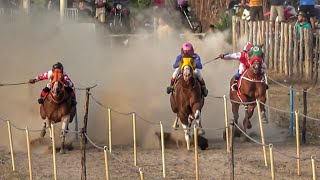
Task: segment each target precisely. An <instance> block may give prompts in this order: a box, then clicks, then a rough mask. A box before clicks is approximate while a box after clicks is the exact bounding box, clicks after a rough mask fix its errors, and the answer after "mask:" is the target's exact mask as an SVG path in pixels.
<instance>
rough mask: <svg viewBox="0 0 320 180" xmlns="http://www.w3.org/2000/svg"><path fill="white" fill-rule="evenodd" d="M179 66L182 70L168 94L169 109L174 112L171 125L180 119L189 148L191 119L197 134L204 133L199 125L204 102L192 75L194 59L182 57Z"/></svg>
mask: <svg viewBox="0 0 320 180" xmlns="http://www.w3.org/2000/svg"><path fill="white" fill-rule="evenodd" d="M179 68H180V70H181V72H182V75H180V76H179V77H178V79H177V82H176V84H175V85H174V88H173V91H172V93H171V96H170V104H171V109H172V111H173V112H174V113H176V119H175V122H174V125H173V127H174V128H177V127H178V120H180V122H181V124H182V127H183V129H184V133H185V139H186V142H187V149H188V150H190V137H191V135H190V127H191V124H192V121H193V120H196V126H197V127H198V128H199V131H198V134H199V135H201V134H204V131H203V129H202V125H201V109H202V107H203V104H204V96H203V94H202V91H201V86H200V82H199V81H198V80H197V78H196V77H195V75H194V69H195V61H194V59H193V58H189V57H188V58H183V59H182V60H181V61H180V65H179Z"/></svg>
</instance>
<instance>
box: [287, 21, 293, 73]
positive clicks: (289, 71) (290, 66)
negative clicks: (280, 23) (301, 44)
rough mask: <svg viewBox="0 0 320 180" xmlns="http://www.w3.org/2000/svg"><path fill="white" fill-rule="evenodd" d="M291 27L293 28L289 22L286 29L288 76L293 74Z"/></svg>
mask: <svg viewBox="0 0 320 180" xmlns="http://www.w3.org/2000/svg"><path fill="white" fill-rule="evenodd" d="M292 29H293V26H292V24H289V30H288V36H289V39H288V40H289V43H288V46H289V52H288V75H289V77H291V76H292V74H293V55H292V52H294V51H293V39H292Z"/></svg>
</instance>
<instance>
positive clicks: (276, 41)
mask: <svg viewBox="0 0 320 180" xmlns="http://www.w3.org/2000/svg"><path fill="white" fill-rule="evenodd" d="M271 33H273V32H271ZM279 35H280V33H279V23H277V22H275V28H274V52H273V53H274V54H273V70H274V71H278V63H279V59H278V54H279V53H278V52H279Z"/></svg>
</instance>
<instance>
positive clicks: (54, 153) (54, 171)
mask: <svg viewBox="0 0 320 180" xmlns="http://www.w3.org/2000/svg"><path fill="white" fill-rule="evenodd" d="M51 138H52V140H51V141H52V158H53V175H54V180H57V163H56V143H55V139H54V125H53V124H51Z"/></svg>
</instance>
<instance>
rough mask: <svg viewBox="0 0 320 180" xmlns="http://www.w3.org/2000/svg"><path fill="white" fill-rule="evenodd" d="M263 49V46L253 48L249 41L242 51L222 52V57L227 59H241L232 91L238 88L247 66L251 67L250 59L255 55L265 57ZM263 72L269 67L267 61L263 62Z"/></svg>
mask: <svg viewBox="0 0 320 180" xmlns="http://www.w3.org/2000/svg"><path fill="white" fill-rule="evenodd" d="M263 55H264V53H263V51H262V49H261V48H253V46H252V45H251V44H250V43H249V42H247V44H246V45H245V46H244V48H243V51H242V52H238V53H233V54H221V55H220V58H221V59H225V60H232V59H236V60H239V61H240V64H239V70H238V71H237V73H236V74H235V77H234V83H233V84H232V86H231V89H232V91H235V90H238V85H237V84H238V80H239V79H240V76H241V75H242V74H243V73H244V72H245V71H246V70H247V68H249V67H250V63H249V61H250V59H251V57H254V56H259V57H261V58H263ZM261 67H262V69H261V70H262V73H264V71H265V69H266V68H267V65H266V64H265V63H263V64H262V66H261Z"/></svg>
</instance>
